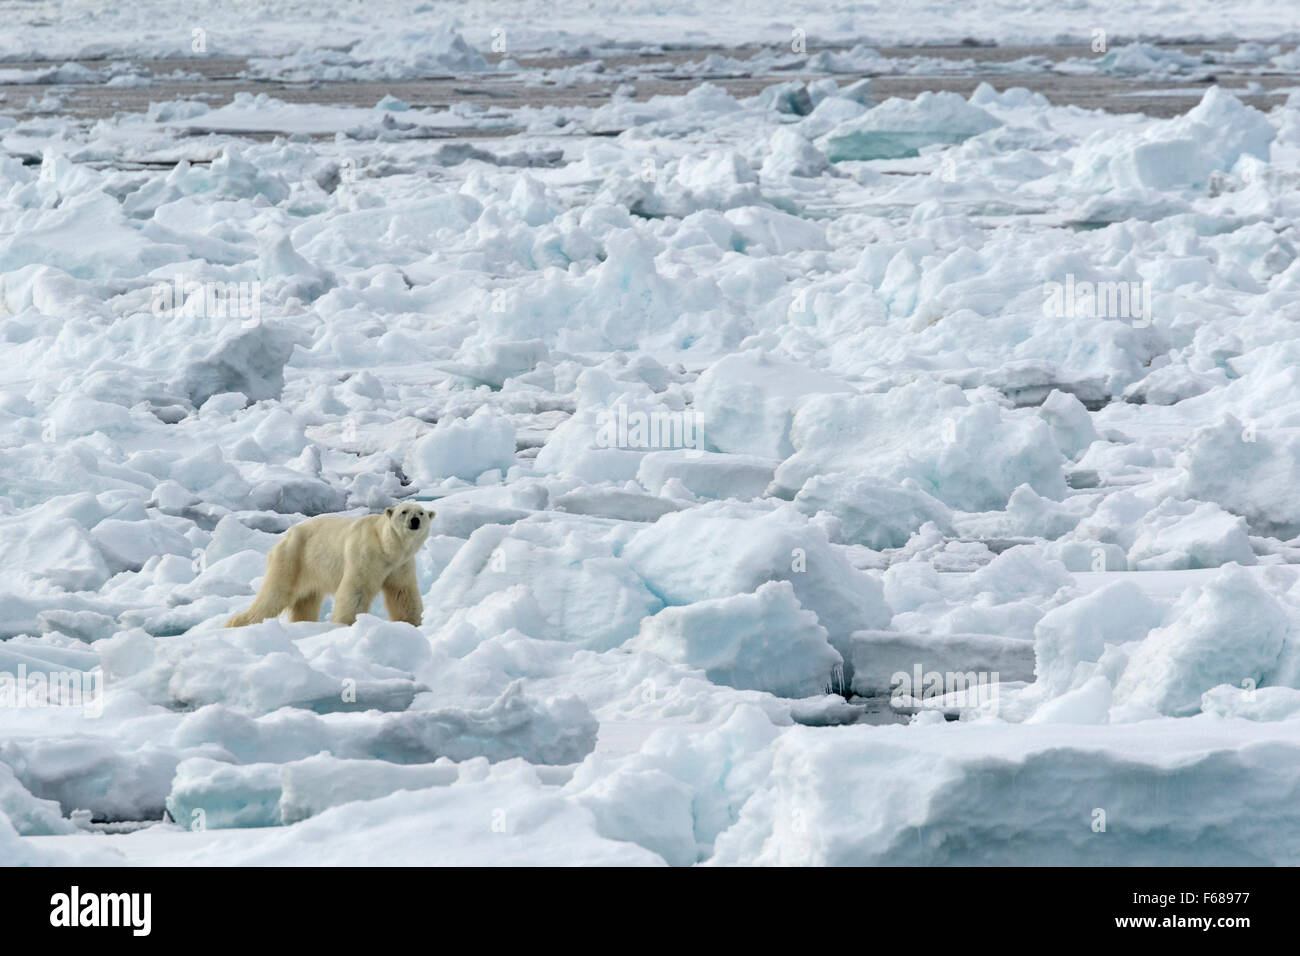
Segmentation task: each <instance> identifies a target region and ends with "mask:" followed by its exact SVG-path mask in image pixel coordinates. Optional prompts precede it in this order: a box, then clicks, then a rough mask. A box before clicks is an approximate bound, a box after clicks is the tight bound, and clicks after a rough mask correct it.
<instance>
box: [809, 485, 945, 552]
mask: <svg viewBox="0 0 1300 956" xmlns="http://www.w3.org/2000/svg"><path fill="white" fill-rule="evenodd" d="M794 504H795V507H796V508H798V509H799V510H800V511H802V512H803V513H804V514H806V515H815V514H817V512H819V511H826V512H829V513H830V514H833V515H834V516H835V517H836V518H839V519H840V527H841V529H842V531H841V532H840V538H841V540H842V541H843V542H844V543H846V544H861V545H866V546H867V547H868V548H873V549H875V550H877V551H879V550H882V549H884V548H900V547H902V546H903V545H905V544H907V540H908V539H909V538H910V537H911V536H912V535H913V534H915V533H916V532H917V531H919V530H920V529H921V527H922V526H923V525H924V524H926V523H927V522H933V523H934V524H935V526H936V527H938V528H939V529H940V530H945V531H951V524H952V522H951V518H952V513H951V512H950V511H949V510H948V508H947V506H945V505H944V504H943V502H941V501H938V500H936V499H935V498H933V497H931V496H930V495H928V494H926V493H925V492H924V491H922V490H920V489H919V488H917V487H916V484H915V482H913V481H911V480H907V481H905V482H904V483H903V484H898V483H896V482H893V481H889V480H888V479H884V478H870V477H866V476H856V475H846V474H831V475H814V476H813V477H811V478H809V479H808V481H806V482H805V483H804V486H803V487H802V488H801V489H799V493H798V494H797V495H795V499H794Z"/></svg>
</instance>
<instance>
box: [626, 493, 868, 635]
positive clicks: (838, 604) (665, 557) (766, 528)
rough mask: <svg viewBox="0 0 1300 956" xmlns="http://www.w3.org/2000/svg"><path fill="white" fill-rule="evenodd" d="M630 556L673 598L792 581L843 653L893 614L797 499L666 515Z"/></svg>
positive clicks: (687, 599) (681, 600) (632, 545)
mask: <svg viewBox="0 0 1300 956" xmlns="http://www.w3.org/2000/svg"><path fill="white" fill-rule="evenodd" d="M623 558H624V559H626V560H627V561H628V562H629V563H630V564H631V566H632V567H633V568H634V569H635V570H636V573H637V574H639V575H640V576H641V578H642V579H643V580H644V581H645V582H646V585H647V586H648V587H649V588H650V590H651V591H652V592H653V593H654V594H655V595H657V596H658V597H660V598H661V599H662V600H663V601H664V602H665V603H667V604H691V603H694V602H696V601H704V600H709V599H716V598H726V597H731V596H733V595H736V594H749V593H752V592H753V591H755V590H757V589H758V588H759V587H760V586H761V585H763V584H764V583H766V582H768V581H775V580H785V581H789V582H790V584H791V585H792V586H793V587H794V593H795V596H796V597H797V598H798V600H799V604H800V605H802V606H803V607H804V608H805V609H807V610H809V611H812V612H813V613H815V614H816V615H817V619H818V622H819V623H820V624H821V626H822V627H824V628H826V630H827V632H828V633H829V635H830V641H831V644H832V646H834V647H835V649H836V650H838V651H839V652H840V654H841V656H844V654H845V651H846V650H847V647H848V637H849V634H850V633H852V632H853V631H857V630H862V629H863V628H864V627H865V628H881V627H884V626H886V624H887V623H888V620H889V610H888V608H887V607H886V606H885V602H884V596H883V593H882V590H881V586H880V583H879V582H878V581H877V580H876V579H875V578H873V577H871V576H870V575H868V574H865V573H863V572H861V571H858V570H857V569H856V568H854V567H852V566H851V565H850V564H849V563H848V561H847V560H845V558H844V556H843V555H842V554H841V553H840V552H839V551H838V550H836V549H835V548H834V547H833V546H832V545H831V544H830V543H829V542H828V541H827V539H826V535H825V533H824V532H823V531H822V530H821V529H820V528H819V527H818V526H817V525H815V524H813V523H811V522H810V521H809V520H808V519H807V518H806V517H804V516H803V515H801V514H799V513H798V512H797V511H795V510H794V509H793V508H790V507H789V506H784V507H780V508H776V509H760V508H757V507H746V506H743V505H738V504H734V503H722V502H719V503H712V504H706V505H702V506H700V507H697V508H692V509H691V510H689V511H679V512H676V513H674V514H670V515H665V516H664V517H662V518H660V519H659V520H658V521H656V522H655V523H654V524H653V525H651V526H650V527H649V528H646V529H645V530H643V531H641V532H639V533H638V534H637V535H636V537H634V538H633V539H632V540H631V541H630V542H628V544H627V546H626V547H625V548H624V549H623Z"/></svg>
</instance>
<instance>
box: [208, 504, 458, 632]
mask: <svg viewBox="0 0 1300 956" xmlns="http://www.w3.org/2000/svg"><path fill="white" fill-rule="evenodd" d="M434 514H435V512H433V511H425V510H424V509H423V508H421V507H420V506H419V505H417V504H413V503H411V502H404V503H403V504H400V505H398V506H397V507H395V508H389V509H387V510H386V511H385V512H384V513H383V514H382V515H364V516H363V517H360V518H346V517H341V516H338V515H325V516H322V517H319V518H312V519H310V520H308V521H304V522H302V523H301V524H296V525H294V526H293V527H292V528H290V529H289V530H288V531H286V532H285V533H284V537H283V538H281V539H280V540H279V541H277V542H276V544H275V547H273V548H271V553H270V554H269V555H267V558H266V579H265V580H264V581H263V582H262V589H261V590H260V591H258V592H257V597H256V598H254V600H253V606H252V607H250V608H249V609H248V610H247V611H245V612H244V613H242V614H236V615H235V616H234V617H232V618H231V619H230V620H229V621H227V622H226V627H243V626H244V625H246V624H256V623H257V622H258V621H264V620H266V619H267V618H268V617H275V616H276V615H278V614H279V613H280V612H281V611H283V610H285V609H286V608H288V609H289V611H290V615H291V617H290V619H291V620H294V621H315V620H318V619H319V618H320V606H321V602H322V601H324V600H325V595H327V594H333V595H334V614H333V616H332V618H331V620H333V621H334V622H335V623H337V624H351V623H352V622H354V621H355V620H356V619H357V615H358V614H361V613H363V612H364V611H367V610H369V608H370V604H371V602H372V601H374V599H375V596H376V595H377V594H378V593H379V592H380V590H382V591H383V592H384V605H385V606H386V607H387V608H388V616H389V617H390V618H391V619H392V620H394V621H406V622H407V623H409V624H415V625H417V626H418V625H419V624H420V621H421V619H422V618H423V616H424V602H423V601H421V600H420V586H419V583H418V582H417V581H416V578H415V553H416V552H417V551H419V550H420V546H421V545H423V544H424V542H425V541H426V540H427V539H428V537H429V522H430V520H431V519H432V518H433V516H434Z"/></svg>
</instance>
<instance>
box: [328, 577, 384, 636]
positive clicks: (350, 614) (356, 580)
mask: <svg viewBox="0 0 1300 956" xmlns="http://www.w3.org/2000/svg"><path fill="white" fill-rule="evenodd" d="M377 591H378V588H376V587H374V586H373V585H371V584H369V583H368V582H366V581H365V580H363V579H362V578H360V577H358V576H357V575H354V574H344V575H343V580H342V581H340V582H339V589H338V590H337V591H335V592H334V614H333V615H332V616H331V617H330V620H331V621H333V622H334V623H335V624H355V623H356V620H357V615H358V614H363V613H365V612H366V611H369V610H370V605H371V603H372V602H373V601H374V600H375V594H376V593H377Z"/></svg>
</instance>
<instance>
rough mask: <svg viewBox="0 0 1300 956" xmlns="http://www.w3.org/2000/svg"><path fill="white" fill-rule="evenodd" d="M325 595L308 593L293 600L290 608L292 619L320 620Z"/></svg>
mask: <svg viewBox="0 0 1300 956" xmlns="http://www.w3.org/2000/svg"><path fill="white" fill-rule="evenodd" d="M324 600H325V599H324V597H322V596H321V595H319V594H308V595H306V596H305V597H300V598H298V600H296V601H294V602H293V607H291V608H290V609H289V620H290V621H319V620H320V606H321V603H322V602H323V601H324Z"/></svg>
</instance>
